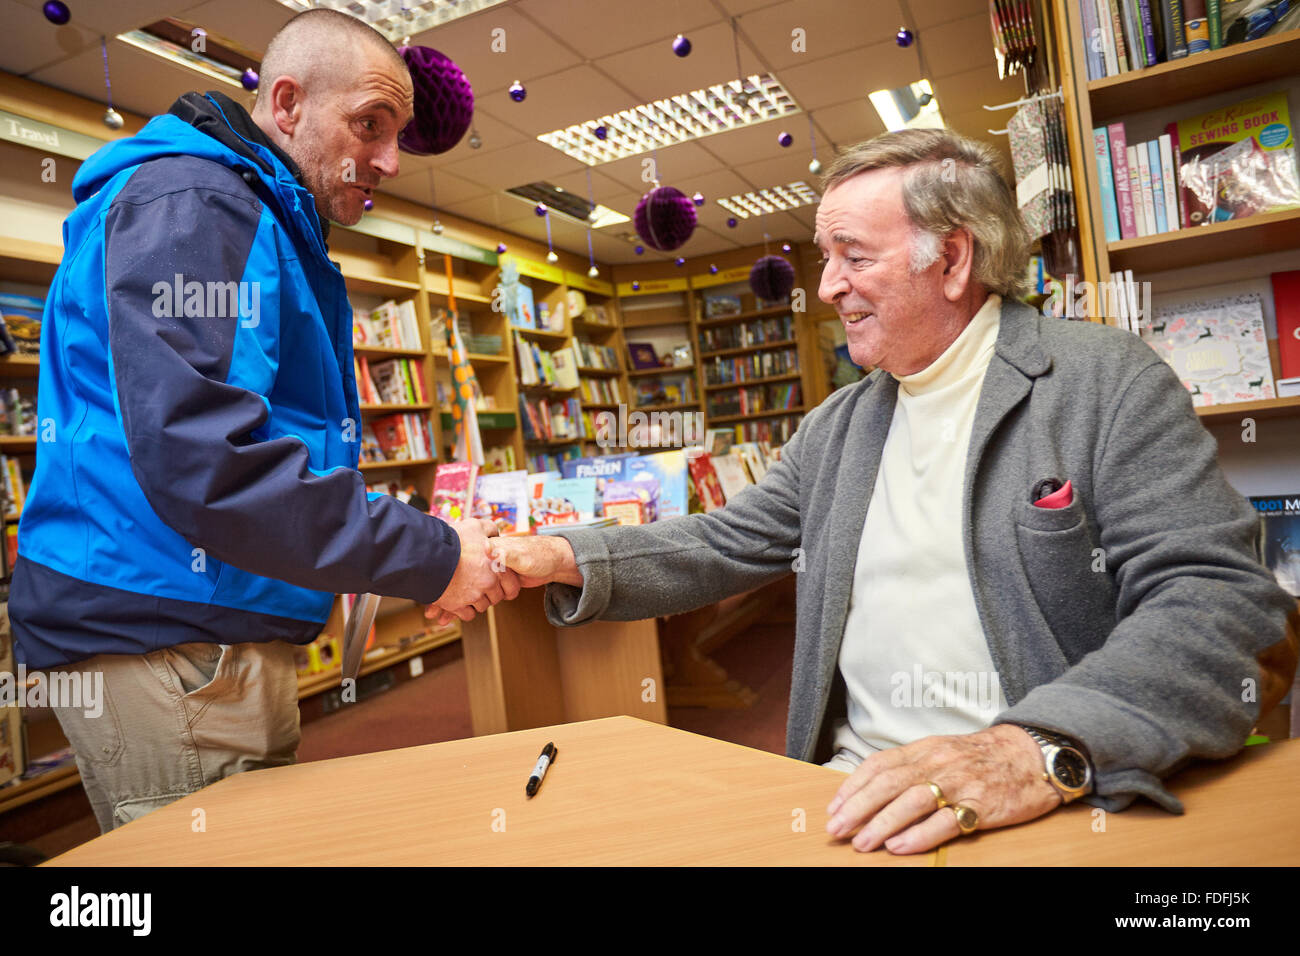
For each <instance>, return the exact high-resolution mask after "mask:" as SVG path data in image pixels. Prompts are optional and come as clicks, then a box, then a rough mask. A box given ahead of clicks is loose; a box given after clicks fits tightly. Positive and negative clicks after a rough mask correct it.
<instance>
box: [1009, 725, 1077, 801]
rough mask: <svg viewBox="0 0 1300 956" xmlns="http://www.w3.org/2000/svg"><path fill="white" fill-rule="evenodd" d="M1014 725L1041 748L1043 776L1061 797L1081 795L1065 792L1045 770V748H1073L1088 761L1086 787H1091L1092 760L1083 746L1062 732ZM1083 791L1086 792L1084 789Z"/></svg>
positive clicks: (1069, 797)
mask: <svg viewBox="0 0 1300 956" xmlns="http://www.w3.org/2000/svg"><path fill="white" fill-rule="evenodd" d="M1016 726H1017V727H1019V728H1020V729H1021V730H1023V731H1024V732H1025V733H1027V734H1029V736H1030V737H1032V738H1033V740H1034V743H1036V744H1038V747H1039V749H1040V750H1042V752H1043V776H1044V777H1045V778H1047V780H1048V782H1049V783H1051V785H1052V786H1053V787H1054V788H1055V789H1056V791H1057V793H1060V794H1061V795H1062V796H1063V797H1065V798H1067V801H1068V799H1071V798H1077V797H1079V796H1081V794H1080V793H1071V792H1067V791H1066V790H1065V788H1063V787H1062V786H1061V785H1060V783H1058V782H1057V780H1056V779H1055V778H1053V777H1052V776H1051V774H1049V773H1048V772H1047V748H1049V747H1056V748H1058V749H1060V748H1062V747H1069V748H1070V749H1071V750H1074V751H1076V752H1077V753H1079V754H1080V755H1081V756H1082V757H1083V759H1084V760H1085V761H1087V763H1088V768H1089V769H1088V777H1089V785H1088V788H1087V789H1091V788H1092V761H1091V760H1090V759H1089V758H1088V755H1087V754H1086V753H1084V751H1083V748H1082V747H1080V746H1079V745H1078V744H1077V743H1075V741H1074V740H1073V739H1071V738H1069V737H1066V736H1065V735H1064V734H1057V733H1053V732H1051V731H1047V730H1040V729H1039V728H1037V727H1030V726H1027V725H1025V724H1017V725H1016ZM1084 792H1086V790H1085V791H1084Z"/></svg>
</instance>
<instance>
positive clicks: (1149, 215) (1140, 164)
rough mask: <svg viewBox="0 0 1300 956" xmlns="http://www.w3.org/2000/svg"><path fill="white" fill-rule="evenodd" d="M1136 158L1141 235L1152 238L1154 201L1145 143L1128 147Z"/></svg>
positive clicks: (1154, 216) (1154, 218) (1153, 230)
mask: <svg viewBox="0 0 1300 956" xmlns="http://www.w3.org/2000/svg"><path fill="white" fill-rule="evenodd" d="M1129 148H1130V149H1132V150H1133V152H1134V155H1135V156H1136V158H1137V169H1138V189H1139V190H1140V192H1139V195H1140V197H1141V200H1142V203H1141V209H1142V233H1141V234H1142V235H1144V236H1154V235H1155V233H1156V213H1155V201H1154V198H1153V194H1152V192H1151V162H1150V158H1149V157H1150V154H1149V153H1148V152H1147V144H1146V143H1138V144H1137V145H1136V146H1130V147H1129Z"/></svg>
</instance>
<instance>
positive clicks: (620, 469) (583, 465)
mask: <svg viewBox="0 0 1300 956" xmlns="http://www.w3.org/2000/svg"><path fill="white" fill-rule="evenodd" d="M634 457H636V456H635V455H632V454H630V453H629V454H623V455H600V456H597V457H595V458H574V459H572V460H570V461H566V462H563V463H562V464H561V465H560V471H561V472H562V473H563V475H564V477H565V478H593V479H595V480H596V489H597V490H598V491H600V492H601V493H603V492H604V490H605V485H606V483H608V482H609V481H617V480H618V479H620V478H622V477H623V474H624V470H625V468H626V466H627V463H628V461H629V460H630V459H632V458H634Z"/></svg>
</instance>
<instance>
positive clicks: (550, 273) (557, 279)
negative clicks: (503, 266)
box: [510, 256, 564, 285]
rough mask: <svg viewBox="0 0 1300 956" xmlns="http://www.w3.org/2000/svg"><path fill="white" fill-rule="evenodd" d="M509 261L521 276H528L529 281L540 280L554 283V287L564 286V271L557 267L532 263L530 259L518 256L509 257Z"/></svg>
mask: <svg viewBox="0 0 1300 956" xmlns="http://www.w3.org/2000/svg"><path fill="white" fill-rule="evenodd" d="M510 261H511V262H513V263H514V264H515V268H516V269H518V270H519V274H520V275H521V276H528V277H529V278H530V279H541V280H542V281H543V282H554V283H555V284H556V285H563V284H564V270H563V269H561V268H560V267H559V266H553V265H551V264H550V263H543V262H533V261H532V260H531V259H520V258H519V257H518V256H511V257H510Z"/></svg>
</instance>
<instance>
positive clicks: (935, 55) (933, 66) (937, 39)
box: [917, 11, 997, 81]
mask: <svg viewBox="0 0 1300 956" xmlns="http://www.w3.org/2000/svg"><path fill="white" fill-rule="evenodd" d="M917 43H918V45H919V46H921V48H922V49H921V50H920V52H921V53H924V55H925V64H926V66H927V67H928V68H929V69H930V70H931V74H932V75H930V76H928V77H926V79H928V80H931V81H933V80H934V79H935V77H939V76H949V75H951V74H953V73H964V72H966V71H967V70H973V69H976V68H983V69H985V70H988V71H989V72H990V73H992V74H993V75H994V76H996V75H997V65H996V61H995V60H994V58H993V35H992V33H991V32H990V31H989V17H988V12H987V11H985V12H984V13H982V14H979V15H976V16H973V17H966V18H964V19H961V20H950V21H948V22H947V23H945V24H942V25H940V26H936V27H931V28H930V29H929V30H926V31H925V36H924V37H922V38H920V39H919V40H918V41H917Z"/></svg>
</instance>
